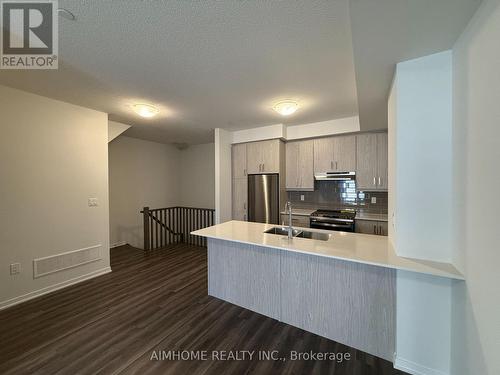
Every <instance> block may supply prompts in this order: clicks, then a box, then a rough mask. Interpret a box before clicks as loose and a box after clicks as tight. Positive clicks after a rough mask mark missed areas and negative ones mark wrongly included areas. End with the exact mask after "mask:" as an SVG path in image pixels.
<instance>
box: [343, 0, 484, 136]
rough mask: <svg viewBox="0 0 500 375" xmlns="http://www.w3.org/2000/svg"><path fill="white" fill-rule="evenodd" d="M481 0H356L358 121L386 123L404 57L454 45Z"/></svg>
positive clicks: (353, 6)
mask: <svg viewBox="0 0 500 375" xmlns="http://www.w3.org/2000/svg"><path fill="white" fill-rule="evenodd" d="M480 2H481V1H480V0H351V1H350V15H351V26H352V36H353V50H354V66H355V71H356V84H357V92H358V106H359V121H360V124H361V128H362V129H363V130H372V129H380V128H385V127H387V98H388V95H389V89H390V85H391V83H392V79H393V76H394V69H395V64H396V63H398V62H400V61H405V60H410V59H413V58H417V57H421V56H426V55H430V54H433V53H436V52H440V51H445V50H448V49H451V48H452V47H453V44H454V43H455V41H456V40H457V38H458V36H459V35H460V34H461V32H462V31H463V29H465V26H466V25H467V23H468V21H469V20H470V18H471V17H472V15H473V14H474V12H475V11H476V9H477V7H478V6H479V4H480Z"/></svg>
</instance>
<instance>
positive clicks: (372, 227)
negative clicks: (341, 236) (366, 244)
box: [356, 219, 387, 236]
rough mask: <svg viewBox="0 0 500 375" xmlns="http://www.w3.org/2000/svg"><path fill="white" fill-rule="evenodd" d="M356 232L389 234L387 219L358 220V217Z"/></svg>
mask: <svg viewBox="0 0 500 375" xmlns="http://www.w3.org/2000/svg"><path fill="white" fill-rule="evenodd" d="M356 233H364V234H376V235H379V236H387V221H373V220H358V219H356Z"/></svg>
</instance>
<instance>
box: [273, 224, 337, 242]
mask: <svg viewBox="0 0 500 375" xmlns="http://www.w3.org/2000/svg"><path fill="white" fill-rule="evenodd" d="M264 233H268V234H276V235H280V236H288V227H273V228H271V229H268V230H266V231H265V232H264ZM292 236H293V237H297V238H308V239H311V240H319V241H328V240H329V239H330V238H331V234H327V233H318V232H309V231H303V230H300V229H293V230H292Z"/></svg>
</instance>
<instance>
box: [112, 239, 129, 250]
mask: <svg viewBox="0 0 500 375" xmlns="http://www.w3.org/2000/svg"><path fill="white" fill-rule="evenodd" d="M126 244H127V242H126V241H120V242H115V243H113V244H111V245H109V248H110V249H112V248H114V247H119V246H124V245H126Z"/></svg>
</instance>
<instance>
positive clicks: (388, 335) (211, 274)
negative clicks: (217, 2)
mask: <svg viewBox="0 0 500 375" xmlns="http://www.w3.org/2000/svg"><path fill="white" fill-rule="evenodd" d="M274 227H275V225H272V224H261V223H252V222H242V221H228V222H225V223H222V224H218V225H215V226H212V227H209V228H205V229H201V230H198V231H195V232H193V234H194V235H198V236H202V237H206V238H208V293H209V295H211V296H214V297H217V298H220V299H223V300H225V301H228V302H231V303H234V304H236V305H239V306H242V307H244V308H247V309H249V310H252V311H255V312H258V313H261V314H263V315H266V316H269V317H271V318H274V319H277V320H279V321H282V322H285V323H288V324H290V325H293V326H296V327H299V328H302V329H304V330H306V331H310V332H313V333H316V334H318V335H321V336H324V337H327V338H329V339H332V340H335V341H337V342H340V343H343V344H346V345H349V346H352V347H354V348H357V349H360V350H363V351H365V352H368V353H370V354H373V355H376V356H378V357H382V358H384V359H388V360H392V357H393V355H394V349H395V320H396V317H395V304H396V301H395V296H396V270H398V269H400V270H406V271H411V272H417V273H421V274H427V275H433V276H439V277H446V278H450V279H458V280H462V279H463V277H462V275H461V274H460V273H459V272H458V271H457V270H456V269H455V268H454V267H453V266H452V265H450V264H446V263H437V262H428V261H422V260H416V259H409V258H402V257H399V256H397V255H396V253H395V252H394V249H393V248H392V246H391V244H390V241H389V240H388V239H387V237H382V236H374V235H367V234H358V233H346V232H330V231H322V230H313V231H311V230H310V229H305V228H304V229H303V230H304V231H309V232H314V233H323V234H324V237H325V238H327V239H326V240H325V239H322V240H317V239H310V238H300V237H294V238H292V239H288V238H287V236H283V235H277V234H270V233H265V232H266V231H268V230H271V229H272V228H274ZM294 229H298V231H297V234H298V233H300V231H301V228H295V227H294Z"/></svg>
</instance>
